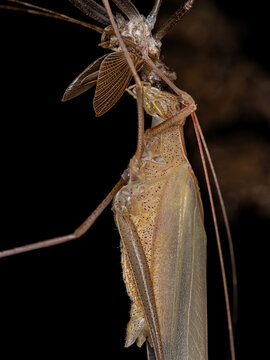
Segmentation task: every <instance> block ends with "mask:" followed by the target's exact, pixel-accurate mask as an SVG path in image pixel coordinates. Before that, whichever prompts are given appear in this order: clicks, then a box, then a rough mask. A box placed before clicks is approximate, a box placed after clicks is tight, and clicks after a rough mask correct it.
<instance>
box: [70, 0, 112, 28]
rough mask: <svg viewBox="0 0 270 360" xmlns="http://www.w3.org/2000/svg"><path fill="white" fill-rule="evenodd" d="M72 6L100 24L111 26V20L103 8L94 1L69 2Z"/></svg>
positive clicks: (74, 0) (71, 0)
mask: <svg viewBox="0 0 270 360" xmlns="http://www.w3.org/2000/svg"><path fill="white" fill-rule="evenodd" d="M68 1H69V2H70V3H71V4H72V5H74V6H75V7H76V8H77V9H79V10H80V11H81V12H82V13H84V14H85V15H87V16H89V17H91V18H92V19H94V20H96V21H98V22H100V23H101V24H103V25H106V26H108V25H110V20H109V18H108V15H107V13H106V10H105V9H104V7H103V6H101V5H99V4H97V3H96V2H95V1H93V0H87V1H85V0H68Z"/></svg>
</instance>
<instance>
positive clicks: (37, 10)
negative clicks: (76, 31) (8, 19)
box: [0, 0, 103, 34]
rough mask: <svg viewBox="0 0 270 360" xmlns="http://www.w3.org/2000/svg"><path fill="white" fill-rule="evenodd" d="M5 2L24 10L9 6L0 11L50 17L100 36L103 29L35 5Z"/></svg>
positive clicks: (10, 0) (15, 0)
mask: <svg viewBox="0 0 270 360" xmlns="http://www.w3.org/2000/svg"><path fill="white" fill-rule="evenodd" d="M6 1H9V2H12V3H15V4H18V5H22V6H25V8H23V7H17V6H9V5H0V8H1V9H6V10H12V11H22V12H26V13H29V14H34V15H41V16H46V17H50V18H53V19H58V20H63V21H67V22H70V23H73V24H77V25H81V26H83V27H86V28H89V29H92V30H94V31H96V32H98V33H100V34H102V33H103V28H101V27H99V26H96V25H92V24H89V23H86V22H84V21H80V20H77V19H74V18H72V17H70V16H67V15H64V14H61V13H58V12H56V11H53V10H49V9H46V8H43V7H40V6H37V5H33V4H30V3H27V2H24V1H19V0H6Z"/></svg>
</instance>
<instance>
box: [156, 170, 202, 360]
mask: <svg viewBox="0 0 270 360" xmlns="http://www.w3.org/2000/svg"><path fill="white" fill-rule="evenodd" d="M156 227H157V231H156V234H155V236H154V246H153V256H152V265H151V267H150V271H151V273H152V278H153V287H154V294H155V299H156V306H157V311H158V318H159V325H160V332H161V338H162V345H163V351H164V355H165V359H166V360H180V359H181V360H190V359H202V360H206V359H207V310H206V235H205V231H204V227H203V220H202V208H201V203H200V199H199V194H198V190H197V185H196V184H195V183H194V175H193V174H191V170H190V169H189V165H188V164H187V163H184V164H182V165H181V166H180V168H179V169H178V170H177V171H175V172H174V173H173V174H172V175H171V176H170V178H169V180H168V182H167V184H166V187H165V188H164V192H163V195H162V199H161V202H160V206H159V212H158V215H157V218H156Z"/></svg>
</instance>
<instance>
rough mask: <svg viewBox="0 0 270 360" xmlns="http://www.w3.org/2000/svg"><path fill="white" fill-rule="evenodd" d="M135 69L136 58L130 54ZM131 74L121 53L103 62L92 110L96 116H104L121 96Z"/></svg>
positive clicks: (108, 57)
mask: <svg viewBox="0 0 270 360" xmlns="http://www.w3.org/2000/svg"><path fill="white" fill-rule="evenodd" d="M130 56H131V57H132V60H133V62H134V64H135V67H136V66H137V65H138V62H139V60H138V58H137V57H136V56H135V55H133V54H131V53H130ZM131 78H132V73H131V71H130V68H129V66H128V63H127V61H126V58H125V56H124V53H123V52H122V51H120V52H114V53H111V54H109V55H107V56H106V57H105V59H104V60H103V62H102V64H101V66H100V69H99V72H98V79H97V87H96V92H95V97H94V109H95V112H96V115H97V116H101V115H103V114H105V113H106V112H107V111H108V110H110V109H111V108H112V107H113V105H115V104H116V103H117V101H118V100H119V99H120V98H121V96H122V95H123V93H124V91H125V89H126V88H127V86H128V84H129V83H130V80H131Z"/></svg>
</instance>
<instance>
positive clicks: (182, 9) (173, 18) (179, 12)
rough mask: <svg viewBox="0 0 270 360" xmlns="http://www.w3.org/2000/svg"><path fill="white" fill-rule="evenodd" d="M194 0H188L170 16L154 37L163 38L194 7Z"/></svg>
mask: <svg viewBox="0 0 270 360" xmlns="http://www.w3.org/2000/svg"><path fill="white" fill-rule="evenodd" d="M193 3H194V0H187V1H186V2H184V4H182V5H181V6H180V8H179V9H178V10H176V12H175V13H174V14H173V15H172V16H171V17H170V18H169V20H168V21H166V23H165V24H164V25H162V26H161V28H160V29H159V30H158V31H157V32H156V34H155V35H154V37H155V38H156V39H158V40H161V39H162V38H163V37H164V36H165V35H166V34H167V33H168V32H169V31H170V30H171V29H172V28H173V27H174V26H175V24H177V23H178V21H180V20H181V19H182V18H183V16H184V15H185V14H186V13H187V12H188V11H189V10H190V9H191V8H192V6H193Z"/></svg>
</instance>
